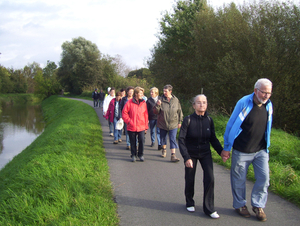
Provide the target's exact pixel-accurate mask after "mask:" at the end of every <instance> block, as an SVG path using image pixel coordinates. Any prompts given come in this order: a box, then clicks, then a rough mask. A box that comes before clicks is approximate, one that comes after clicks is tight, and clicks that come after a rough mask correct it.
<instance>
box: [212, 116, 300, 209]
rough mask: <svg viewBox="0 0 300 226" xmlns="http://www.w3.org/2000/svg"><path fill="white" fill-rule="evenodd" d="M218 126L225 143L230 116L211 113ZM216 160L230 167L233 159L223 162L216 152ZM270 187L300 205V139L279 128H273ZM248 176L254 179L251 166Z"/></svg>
mask: <svg viewBox="0 0 300 226" xmlns="http://www.w3.org/2000/svg"><path fill="white" fill-rule="evenodd" d="M211 116H212V118H213V119H214V123H215V127H216V135H217V137H218V138H219V140H220V141H221V142H222V144H223V143H224V140H223V135H224V132H225V128H226V124H227V121H228V119H229V118H228V117H226V116H223V115H211ZM212 153H213V159H214V161H215V162H217V163H219V164H221V165H224V166H226V167H227V168H230V165H231V159H229V160H228V161H227V162H226V163H223V162H222V159H221V158H220V156H219V155H218V154H217V153H216V152H215V151H212ZM269 156H270V160H269V165H270V187H269V191H272V192H274V193H275V194H278V195H280V196H281V197H283V198H285V199H287V200H289V201H291V202H293V203H295V204H296V205H297V206H299V207H300V139H299V137H296V136H293V135H290V134H288V133H286V132H284V131H282V130H279V129H274V128H273V129H272V133H271V147H270V155H269ZM248 178H249V179H250V180H252V181H254V180H255V178H254V171H253V168H252V165H251V167H250V168H249V171H248Z"/></svg>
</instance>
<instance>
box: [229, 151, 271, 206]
mask: <svg viewBox="0 0 300 226" xmlns="http://www.w3.org/2000/svg"><path fill="white" fill-rule="evenodd" d="M251 163H252V165H253V169H254V174H255V179H256V181H255V184H254V186H253V189H252V193H251V205H252V206H253V207H261V208H265V206H266V203H267V198H268V187H269V180H270V176H269V154H268V153H267V151H266V150H260V151H258V152H256V153H243V152H240V151H237V150H235V149H233V151H232V157H231V173H230V176H231V189H232V196H233V208H235V209H237V208H240V207H243V206H245V205H246V202H247V200H246V176H247V171H248V167H249V165H250V164H251Z"/></svg>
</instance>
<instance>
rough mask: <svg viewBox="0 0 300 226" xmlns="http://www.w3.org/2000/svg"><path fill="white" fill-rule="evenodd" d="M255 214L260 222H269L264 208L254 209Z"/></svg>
mask: <svg viewBox="0 0 300 226" xmlns="http://www.w3.org/2000/svg"><path fill="white" fill-rule="evenodd" d="M252 210H253V212H254V213H255V214H256V218H257V219H258V220H259V221H266V220H267V216H266V214H265V212H264V210H263V208H260V207H252Z"/></svg>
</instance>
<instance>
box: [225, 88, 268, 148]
mask: <svg viewBox="0 0 300 226" xmlns="http://www.w3.org/2000/svg"><path fill="white" fill-rule="evenodd" d="M254 95H255V94H254V93H252V94H250V95H247V96H244V97H242V98H241V99H240V100H239V101H238V102H237V104H236V106H235V108H234V110H233V112H232V114H231V116H230V119H229V121H228V123H227V126H226V130H225V134H224V150H225V151H231V148H232V146H233V143H234V140H235V138H237V136H238V135H239V134H240V133H241V132H242V128H241V125H242V123H243V121H244V120H245V118H246V116H247V115H248V114H249V112H250V111H251V110H252V108H253V96H254ZM266 110H267V112H268V122H267V129H266V131H265V140H266V143H267V152H268V153H269V149H268V148H269V147H270V135H271V128H272V118H273V105H272V102H271V101H270V100H268V101H267V103H266Z"/></svg>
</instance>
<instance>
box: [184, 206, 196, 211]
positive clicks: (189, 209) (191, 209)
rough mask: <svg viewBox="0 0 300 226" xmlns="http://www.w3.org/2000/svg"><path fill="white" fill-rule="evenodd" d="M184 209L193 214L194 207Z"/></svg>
mask: <svg viewBox="0 0 300 226" xmlns="http://www.w3.org/2000/svg"><path fill="white" fill-rule="evenodd" d="M186 209H187V211H189V212H195V207H194V206H190V207H187V208H186Z"/></svg>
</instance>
